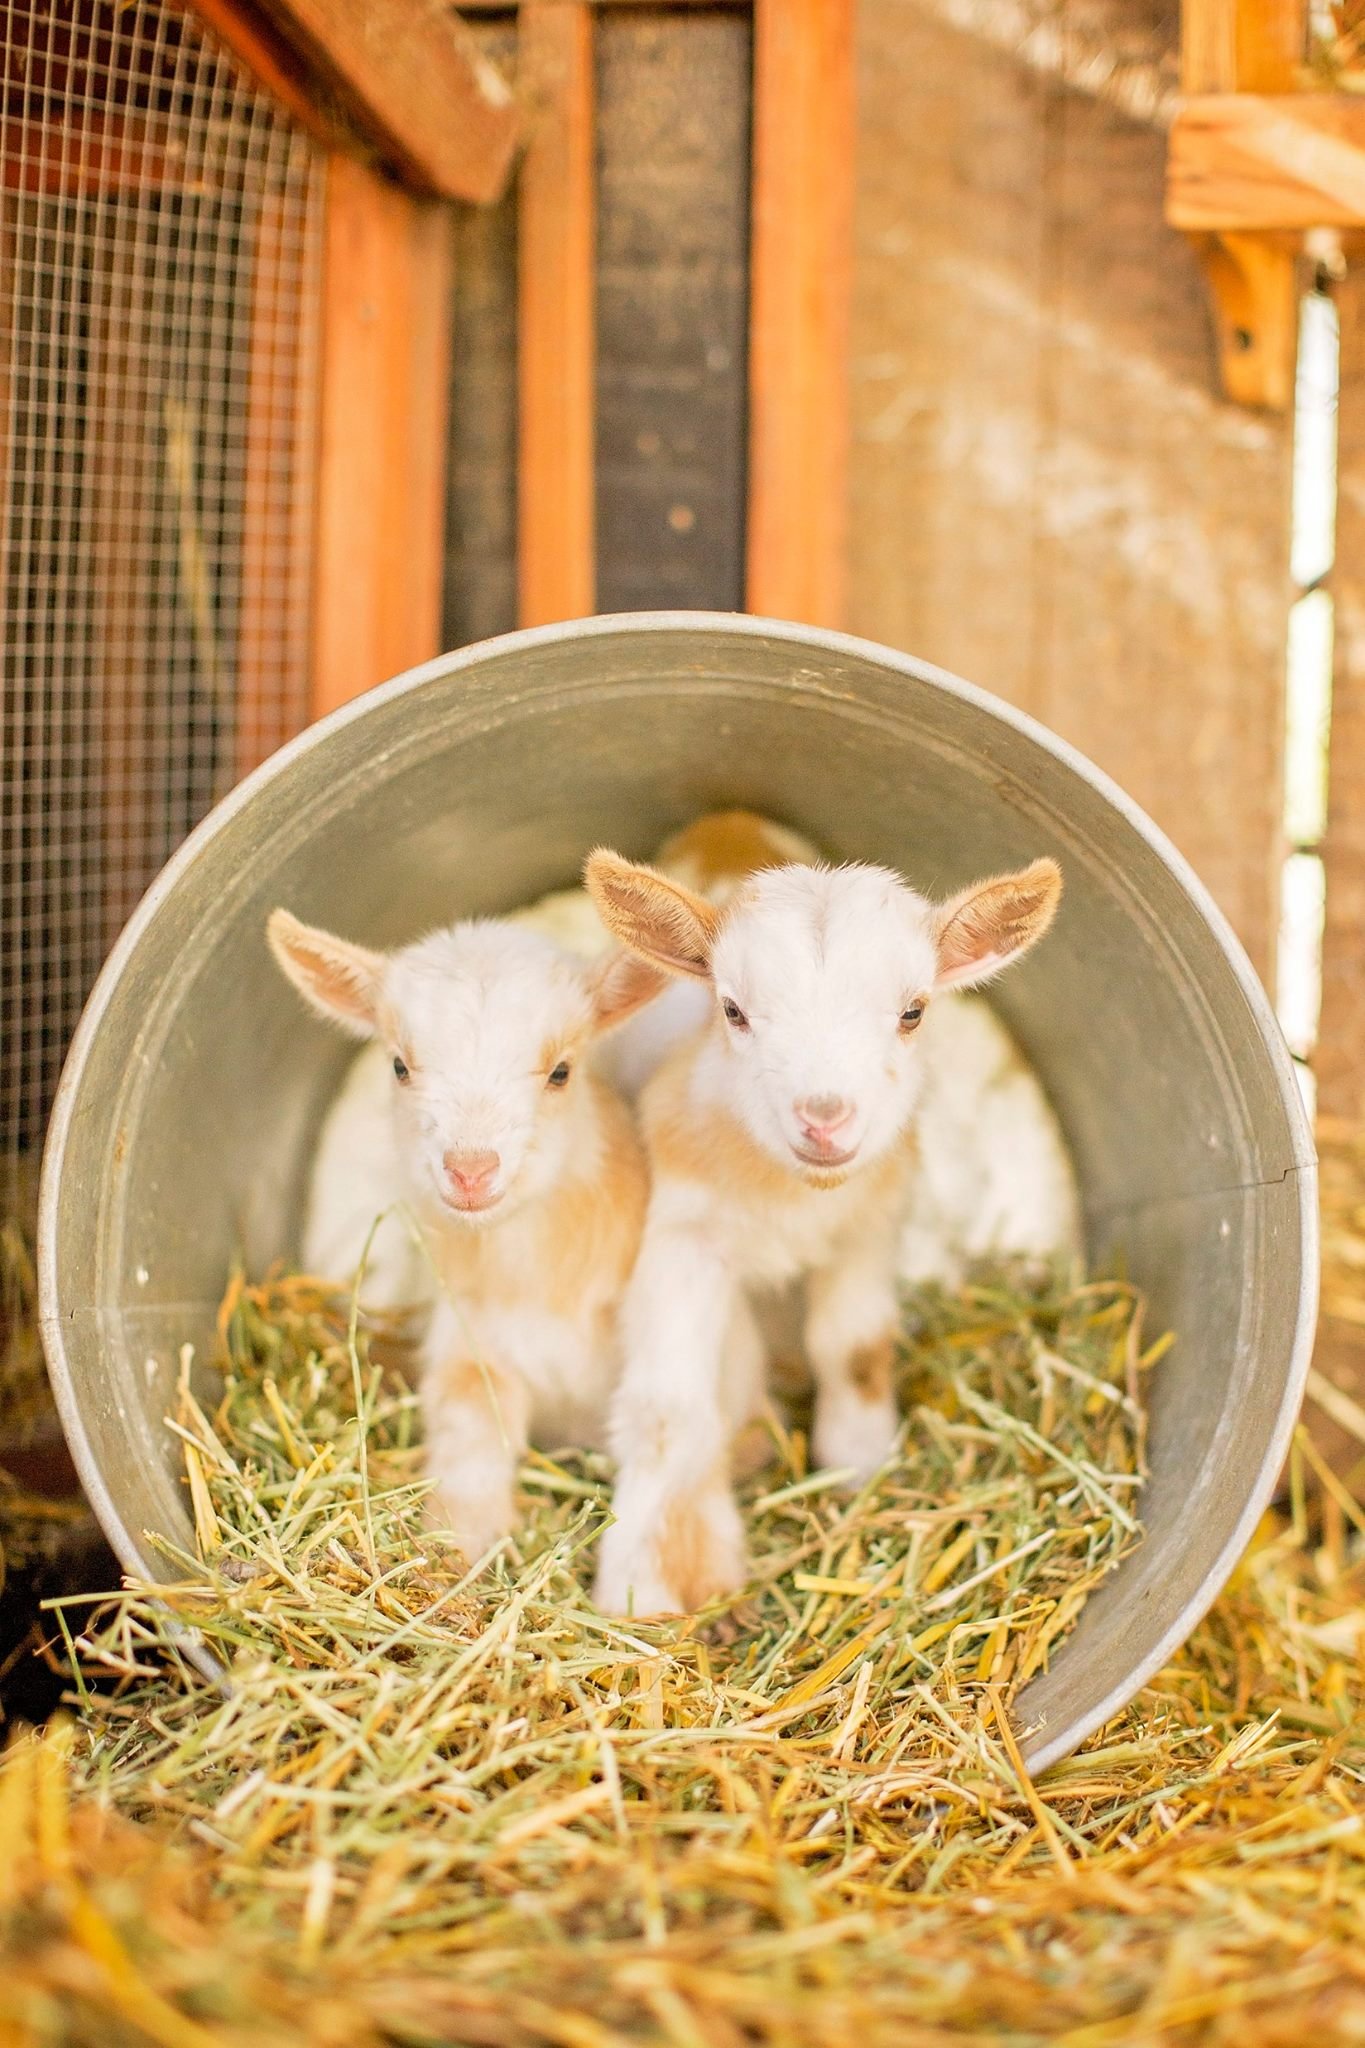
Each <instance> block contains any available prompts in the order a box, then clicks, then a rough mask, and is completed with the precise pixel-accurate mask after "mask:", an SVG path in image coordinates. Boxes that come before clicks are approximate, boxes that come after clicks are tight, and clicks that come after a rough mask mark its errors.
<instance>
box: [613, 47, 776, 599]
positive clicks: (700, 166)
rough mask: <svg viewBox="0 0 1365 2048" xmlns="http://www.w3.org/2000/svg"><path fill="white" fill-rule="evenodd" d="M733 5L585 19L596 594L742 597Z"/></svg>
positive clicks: (742, 76)
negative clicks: (591, 84) (593, 156)
mask: <svg viewBox="0 0 1365 2048" xmlns="http://www.w3.org/2000/svg"><path fill="white" fill-rule="evenodd" d="M751 29H752V24H751V20H750V16H749V12H748V10H747V9H746V8H737V7H731V8H725V9H722V8H719V7H717V8H713V9H712V10H711V11H710V12H709V13H707V14H704V15H703V14H700V13H697V12H695V11H694V12H693V13H691V14H677V13H673V12H671V11H668V10H665V9H662V8H654V9H650V10H649V11H647V12H642V11H640V10H638V9H633V8H623V7H611V8H609V9H608V10H607V12H606V13H605V15H604V16H603V17H602V18H601V19H600V20H599V22H598V25H597V86H598V112H597V129H598V146H597V160H598V166H599V170H598V228H597V242H598V252H597V602H598V605H599V607H600V609H601V610H602V611H605V612H617V611H631V610H636V609H641V608H644V609H650V608H654V607H658V608H660V609H668V608H670V607H680V608H695V609H698V610H715V611H741V610H742V609H743V606H744V520H745V509H744V501H745V486H746V460H745V424H746V409H747V397H746V385H747V380H748V342H747V329H748V311H749V308H748V248H749V126H750V100H751V90H752V80H751V65H750V56H751Z"/></svg>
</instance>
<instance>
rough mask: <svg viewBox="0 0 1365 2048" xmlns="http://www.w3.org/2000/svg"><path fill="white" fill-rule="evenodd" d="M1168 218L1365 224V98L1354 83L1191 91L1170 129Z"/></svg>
mask: <svg viewBox="0 0 1365 2048" xmlns="http://www.w3.org/2000/svg"><path fill="white" fill-rule="evenodd" d="M1166 218H1167V219H1168V220H1169V221H1170V223H1171V225H1172V226H1173V227H1178V228H1187V229H1193V230H1210V229H1216V230H1221V231H1229V230H1230V231H1241V232H1247V231H1250V230H1263V229H1303V228H1313V227H1359V226H1365V105H1362V103H1361V101H1360V100H1359V99H1357V98H1355V97H1353V96H1352V95H1351V94H1348V93H1341V94H1330V93H1323V94H1317V93H1313V94H1310V93H1286V94H1281V95H1274V96H1269V97H1266V96H1261V97H1258V96H1256V95H1253V94H1248V93H1218V94H1214V95H1211V96H1209V97H1206V98H1203V99H1193V100H1188V101H1186V103H1185V105H1184V106H1183V107H1182V109H1181V111H1180V113H1179V114H1178V115H1177V117H1176V120H1175V123H1174V125H1173V127H1172V129H1171V146H1170V156H1169V160H1168V165H1167V176H1166Z"/></svg>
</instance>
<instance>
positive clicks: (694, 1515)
mask: <svg viewBox="0 0 1365 2048" xmlns="http://www.w3.org/2000/svg"><path fill="white" fill-rule="evenodd" d="M735 1301H736V1289H735V1283H734V1280H733V1277H732V1276H731V1274H730V1272H729V1270H728V1267H727V1265H726V1262H725V1260H724V1257H723V1255H722V1254H721V1253H720V1251H719V1249H718V1248H717V1247H716V1245H715V1244H714V1243H713V1242H711V1241H709V1240H708V1237H707V1234H706V1233H705V1231H704V1230H702V1229H701V1228H699V1227H697V1226H696V1225H689V1224H679V1223H670V1222H666V1221H663V1220H661V1219H658V1218H657V1217H656V1218H651V1220H650V1221H649V1222H648V1223H647V1224H646V1226H645V1234H644V1240H643V1243H642V1244H641V1247H640V1256H639V1259H638V1261H637V1263H636V1267H635V1272H634V1274H633V1276H632V1278H631V1282H630V1285H629V1287H628V1288H627V1290H626V1297H625V1301H624V1302H623V1304H622V1310H621V1333H622V1341H623V1347H624V1352H625V1370H624V1372H623V1374H622V1378H621V1383H620V1385H619V1387H618V1388H617V1390H616V1396H615V1399H614V1401H613V1403H612V1413H611V1445H612V1450H613V1451H614V1453H615V1455H616V1459H617V1467H618V1469H617V1478H616V1490H615V1493H614V1495H613V1498H612V1513H613V1516H614V1520H613V1522H612V1524H611V1527H610V1528H608V1529H607V1530H606V1532H605V1533H604V1535H603V1537H602V1549H601V1555H600V1558H599V1561H598V1568H597V1589H596V1599H597V1604H598V1605H599V1607H602V1608H604V1609H605V1610H606V1612H607V1613H609V1614H638V1615H644V1614H690V1613H692V1612H693V1611H694V1610H695V1609H696V1608H698V1607H700V1606H702V1605H703V1604H704V1603H705V1602H706V1601H707V1600H709V1599H711V1598H712V1597H713V1596H714V1595H716V1594H719V1593H728V1592H731V1591H733V1590H734V1589H735V1588H736V1587H738V1586H741V1585H742V1584H743V1583H744V1578H745V1573H746V1565H745V1555H744V1525H743V1523H742V1521H741V1519H740V1514H739V1509H738V1507H737V1506H736V1504H735V1499H734V1495H733V1494H732V1493H731V1491H730V1485H729V1478H728V1462H729V1461H728V1452H729V1436H730V1424H729V1420H728V1417H727V1412H726V1403H725V1400H724V1395H723V1389H722V1385H721V1378H722V1363H723V1360H724V1356H725V1347H726V1335H727V1331H728V1329H729V1327H730V1322H731V1312H732V1310H733V1308H734V1306H735Z"/></svg>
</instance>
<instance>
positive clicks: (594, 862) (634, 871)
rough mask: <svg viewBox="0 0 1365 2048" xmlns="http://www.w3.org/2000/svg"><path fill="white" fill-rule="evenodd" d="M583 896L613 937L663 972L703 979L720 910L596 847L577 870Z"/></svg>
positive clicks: (650, 871)
mask: <svg viewBox="0 0 1365 2048" xmlns="http://www.w3.org/2000/svg"><path fill="white" fill-rule="evenodd" d="M583 879H584V881H585V883H586V884H587V889H588V894H589V895H590V896H591V898H592V900H593V902H594V903H595V904H596V905H597V910H598V915H599V916H600V917H601V919H602V922H603V924H604V925H605V926H606V927H607V930H608V931H609V932H611V934H612V935H613V937H615V938H618V939H619V940H620V941H621V944H622V945H623V946H628V947H629V948H630V950H631V952H632V953H638V954H639V955H640V957H641V958H642V959H644V960H650V961H652V962H653V963H654V965H655V966H656V967H662V968H663V970H664V972H665V973H666V974H690V975H693V976H695V978H696V979H697V980H698V981H707V980H709V978H710V974H711V948H712V946H713V945H714V944H715V938H716V933H717V931H718V930H719V929H720V912H719V911H718V910H717V909H716V908H715V907H714V905H712V904H710V903H708V902H707V901H706V899H705V897H703V896H694V895H693V894H692V891H691V890H690V889H684V887H683V886H682V884H681V882H671V881H670V880H669V879H668V876H667V875H661V874H659V873H658V872H657V870H656V869H654V868H647V867H645V866H643V865H642V864H641V863H640V862H638V861H632V860H623V859H622V858H621V856H620V854H619V853H611V852H609V851H608V849H607V848H606V847H599V848H598V849H597V852H596V853H591V854H589V855H588V859H587V864H586V866H585V867H584V870H583Z"/></svg>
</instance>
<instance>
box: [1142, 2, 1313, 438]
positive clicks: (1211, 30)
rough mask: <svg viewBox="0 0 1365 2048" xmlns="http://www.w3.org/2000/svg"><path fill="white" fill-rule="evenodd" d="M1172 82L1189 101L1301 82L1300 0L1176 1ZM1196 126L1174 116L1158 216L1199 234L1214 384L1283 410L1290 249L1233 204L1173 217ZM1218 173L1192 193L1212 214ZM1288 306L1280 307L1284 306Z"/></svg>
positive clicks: (1192, 164) (1225, 197)
mask: <svg viewBox="0 0 1365 2048" xmlns="http://www.w3.org/2000/svg"><path fill="white" fill-rule="evenodd" d="M1180 24H1181V84H1182V86H1183V88H1184V91H1185V93H1186V94H1187V95H1188V96H1189V101H1190V103H1191V104H1194V103H1195V101H1196V99H1197V96H1198V95H1201V94H1232V93H1251V94H1268V93H1269V94H1287V93H1292V92H1293V91H1294V89H1295V87H1296V86H1298V85H1299V84H1300V82H1301V67H1302V65H1303V61H1304V52H1305V31H1306V0H1182V5H1181V8H1180ZM1197 126H1198V121H1197V117H1196V119H1195V122H1194V123H1193V124H1191V123H1190V122H1188V121H1187V120H1186V118H1185V116H1183V115H1178V116H1177V119H1176V123H1175V131H1174V137H1173V141H1172V145H1171V161H1170V164H1169V165H1168V171H1167V179H1168V204H1167V218H1168V219H1169V220H1170V221H1172V223H1173V224H1176V225H1180V226H1184V227H1188V228H1190V229H1191V230H1195V229H1199V228H1212V229H1214V230H1221V229H1227V230H1228V232H1227V233H1226V234H1224V233H1207V232H1206V233H1203V234H1201V235H1200V237H1199V239H1198V241H1197V242H1196V244H1195V247H1196V250H1197V253H1198V254H1199V256H1200V257H1201V259H1202V260H1203V263H1204V266H1205V270H1206V272H1207V275H1208V280H1209V288H1210V292H1211V295H1212V298H1213V309H1214V325H1215V335H1216V339H1217V344H1218V360H1219V370H1220V374H1221V377H1222V383H1223V389H1224V390H1225V391H1226V393H1227V395H1228V397H1229V398H1231V399H1233V400H1234V401H1235V402H1236V403H1238V404H1240V405H1252V406H1266V407H1269V408H1271V409H1272V410H1274V411H1277V412H1280V411H1283V410H1284V409H1285V408H1286V407H1287V406H1288V404H1289V402H1290V396H1291V394H1292V390H1293V382H1294V356H1295V346H1296V332H1297V321H1296V316H1295V313H1294V310H1293V309H1294V306H1295V302H1296V297H1297V291H1298V281H1297V278H1296V275H1295V261H1296V255H1295V250H1294V248H1293V247H1292V246H1280V245H1277V244H1276V243H1275V242H1274V241H1273V240H1268V239H1262V240H1260V241H1259V242H1255V241H1253V240H1252V239H1251V238H1250V236H1249V235H1248V234H1246V233H1238V232H1236V231H1237V229H1238V228H1239V227H1245V226H1252V227H1255V226H1256V225H1257V223H1255V222H1246V221H1244V220H1243V219H1242V218H1241V217H1240V216H1239V213H1238V208H1237V207H1236V206H1235V205H1234V206H1232V207H1231V213H1230V216H1229V217H1227V218H1222V217H1219V218H1215V219H1212V220H1209V219H1207V218H1200V217H1199V207H1198V205H1197V203H1195V204H1194V212H1195V217H1194V218H1193V219H1188V220H1187V219H1185V218H1183V217H1181V216H1182V215H1183V213H1184V212H1185V211H1187V210H1188V209H1189V208H1190V207H1191V205H1192V203H1194V202H1195V200H1196V198H1197V196H1198V195H1197V193H1196V194H1192V192H1191V190H1190V186H1191V174H1192V172H1193V173H1194V174H1195V180H1196V185H1197V182H1198V175H1199V173H1198V159H1199V155H1200V152H1201V150H1203V149H1204V148H1205V147H1206V145H1205V144H1204V143H1203V142H1202V141H1200V142H1195V143H1194V146H1193V150H1192V149H1191V142H1192V135H1193V131H1194V129H1195V128H1197ZM1235 182H1236V183H1237V184H1238V185H1239V186H1240V187H1242V188H1243V189H1245V188H1246V186H1247V184H1248V167H1247V166H1246V165H1245V164H1243V165H1241V166H1240V167H1239V168H1238V170H1237V172H1236V174H1235ZM1250 182H1251V184H1253V185H1255V186H1259V187H1263V186H1264V183H1265V176H1264V166H1259V167H1256V166H1253V167H1252V168H1251V171H1250ZM1227 183H1228V180H1227V177H1226V174H1225V172H1220V173H1219V174H1218V175H1217V177H1216V178H1215V181H1214V187H1213V189H1212V190H1211V191H1208V192H1205V193H1204V194H1203V195H1202V196H1203V197H1204V198H1205V199H1206V200H1208V201H1209V202H1211V204H1212V206H1213V209H1214V211H1215V213H1217V214H1220V215H1221V214H1224V213H1227V212H1228V209H1229V205H1230V194H1229V192H1228V190H1227ZM1287 309H1288V310H1287Z"/></svg>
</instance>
